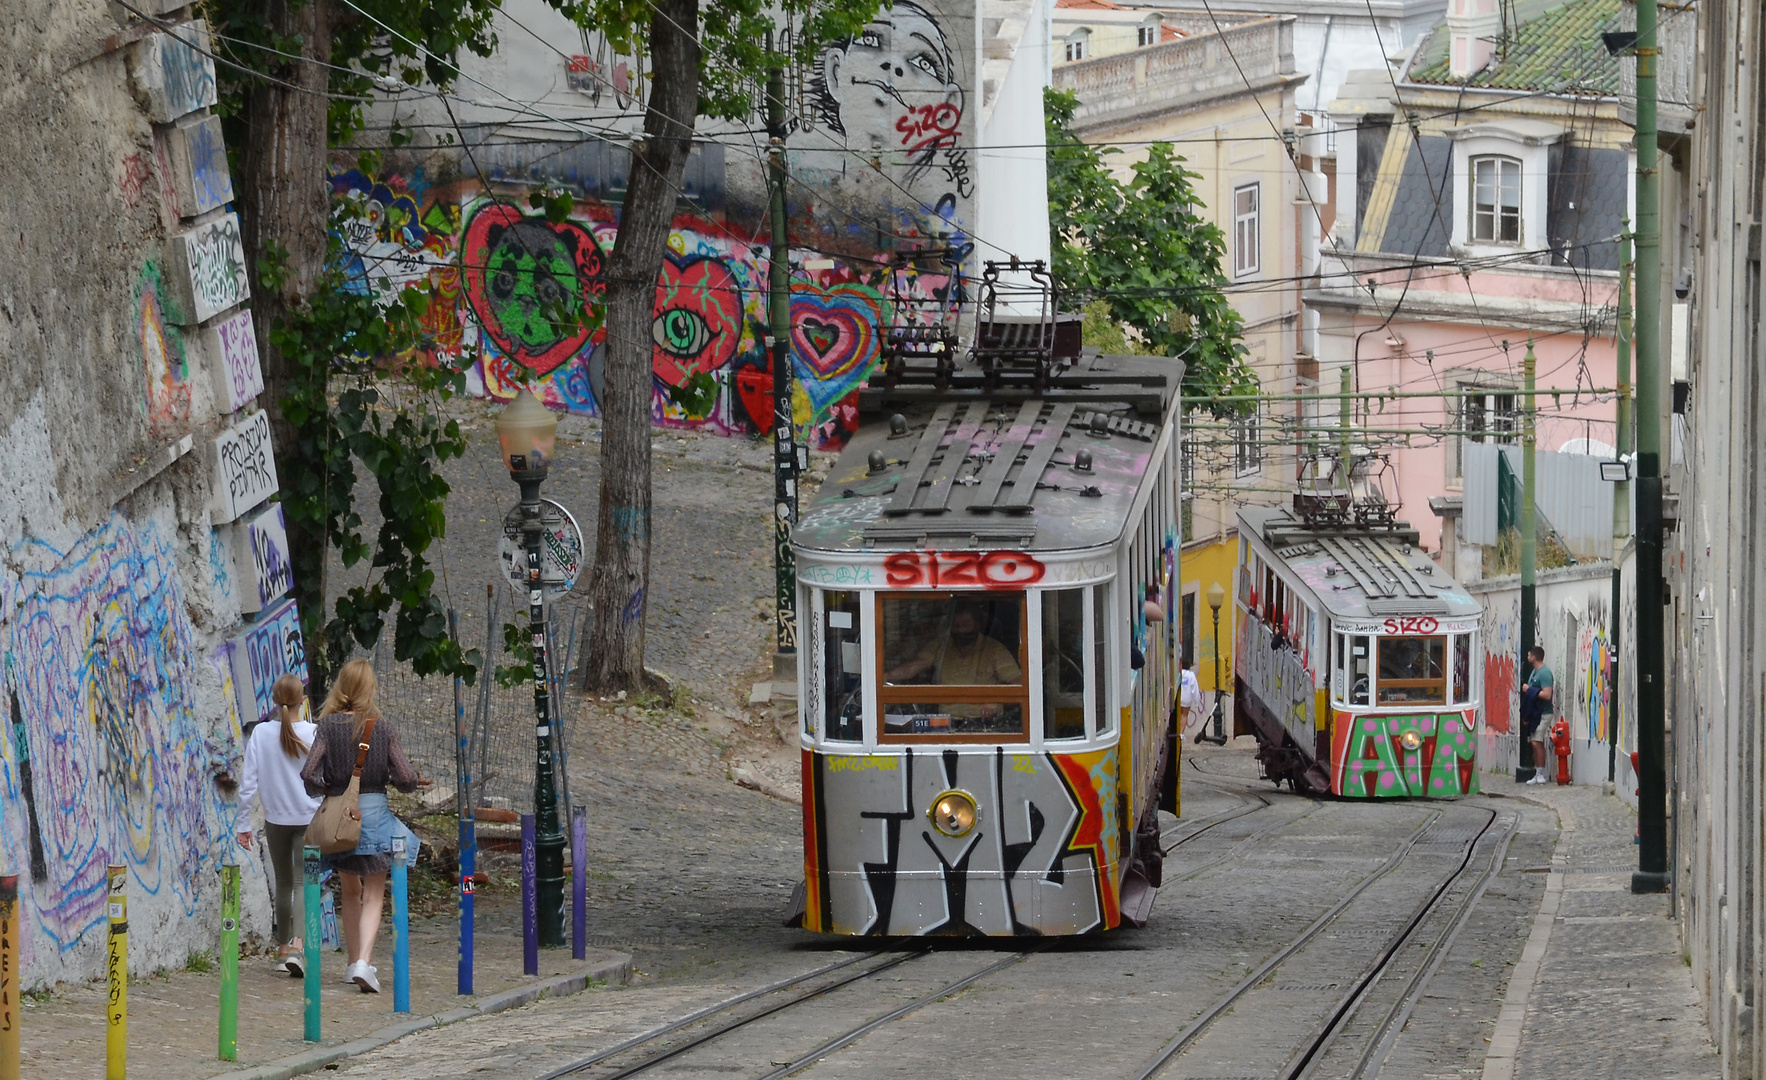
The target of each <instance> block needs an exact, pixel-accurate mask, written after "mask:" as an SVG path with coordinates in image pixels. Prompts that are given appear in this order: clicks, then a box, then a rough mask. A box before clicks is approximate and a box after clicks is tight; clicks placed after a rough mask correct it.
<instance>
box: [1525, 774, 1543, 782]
mask: <svg viewBox="0 0 1766 1080" xmlns="http://www.w3.org/2000/svg"><path fill="white" fill-rule="evenodd" d="M1545 782H1546V780H1545V774H1544V773H1542V772H1536V773H1534V774H1533V779H1531V780H1529V781H1527V783H1529V784H1543V783H1545Z"/></svg>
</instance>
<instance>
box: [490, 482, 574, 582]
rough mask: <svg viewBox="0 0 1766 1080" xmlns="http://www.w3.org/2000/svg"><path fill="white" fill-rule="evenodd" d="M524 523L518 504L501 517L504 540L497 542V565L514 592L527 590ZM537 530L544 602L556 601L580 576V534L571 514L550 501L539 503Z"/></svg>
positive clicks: (542, 500) (545, 500)
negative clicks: (538, 527)
mask: <svg viewBox="0 0 1766 1080" xmlns="http://www.w3.org/2000/svg"><path fill="white" fill-rule="evenodd" d="M526 520H527V519H526V518H525V517H524V516H523V515H522V512H521V505H520V504H519V503H517V504H516V505H515V506H514V508H512V509H511V510H510V511H509V512H508V513H507V514H504V515H503V538H502V539H501V540H499V541H498V542H497V562H498V563H499V564H501V566H502V568H503V576H505V577H507V578H508V579H509V584H511V585H513V586H515V588H516V590H517V591H520V590H524V589H526V588H527V542H526V539H525V537H524V536H523V534H522V530H521V526H522V523H523V522H525V521H526ZM540 527H541V529H542V530H543V531H542V532H541V534H540V583H541V585H542V586H544V587H545V590H546V599H548V600H556V599H558V598H559V597H561V596H563V595H564V594H565V593H567V592H569V591H570V590H571V588H572V586H574V585H575V584H576V579H577V576H578V575H579V574H580V573H582V566H583V547H584V545H583V531H582V529H581V528H580V527H579V526H578V525H577V523H576V518H575V517H574V516H572V514H571V513H570V511H569V510H566V509H565V508H564V507H563V506H561V505H559V504H558V503H555V502H553V501H552V500H551V499H541V500H540Z"/></svg>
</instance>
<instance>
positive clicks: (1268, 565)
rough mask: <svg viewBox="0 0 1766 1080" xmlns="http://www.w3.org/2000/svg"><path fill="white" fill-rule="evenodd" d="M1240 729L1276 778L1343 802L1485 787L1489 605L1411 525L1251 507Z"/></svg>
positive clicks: (1243, 574) (1239, 649) (1246, 526)
mask: <svg viewBox="0 0 1766 1080" xmlns="http://www.w3.org/2000/svg"><path fill="white" fill-rule="evenodd" d="M1237 593H1238V595H1237V597H1236V600H1235V602H1236V603H1237V605H1238V615H1239V618H1238V634H1237V641H1236V642H1235V643H1234V671H1235V673H1236V675H1235V680H1236V681H1235V690H1236V693H1235V695H1234V701H1233V713H1234V718H1233V730H1234V734H1237V735H1255V736H1257V741H1258V744H1259V747H1258V757H1259V759H1260V760H1261V761H1262V762H1263V767H1264V774H1265V775H1266V776H1268V777H1269V778H1271V779H1273V780H1276V781H1278V782H1280V781H1282V780H1288V781H1290V782H1292V783H1293V785H1294V787H1295V788H1296V789H1297V790H1302V791H1310V792H1313V793H1316V794H1324V793H1326V792H1329V793H1330V794H1332V795H1338V796H1342V797H1344V798H1398V797H1404V796H1427V797H1435V798H1441V797H1452V796H1458V795H1472V794H1476V793H1477V791H1478V769H1477V748H1478V717H1479V715H1480V713H1481V711H1482V710H1481V709H1480V708H1479V705H1480V702H1481V700H1482V699H1481V693H1482V684H1483V678H1482V671H1481V670H1480V663H1479V658H1480V657H1482V655H1483V654H1482V652H1481V651H1480V650H1479V643H1478V633H1479V630H1478V623H1479V620H1480V618H1481V617H1482V615H1483V610H1484V609H1483V606H1482V605H1481V604H1479V603H1478V601H1477V600H1475V599H1474V598H1473V597H1472V595H1471V594H1470V593H1468V592H1467V591H1466V589H1465V587H1464V586H1463V585H1461V584H1460V583H1459V582H1457V581H1455V580H1454V579H1453V578H1452V577H1451V576H1449V575H1448V574H1447V573H1446V572H1444V571H1443V570H1442V569H1441V568H1440V567H1438V566H1436V565H1435V564H1434V562H1432V561H1431V560H1430V559H1429V557H1428V556H1427V555H1426V554H1424V553H1423V551H1422V549H1421V548H1419V547H1418V546H1417V534H1416V532H1415V531H1414V530H1411V529H1410V528H1409V527H1408V526H1406V525H1405V523H1403V522H1394V523H1391V524H1390V525H1385V526H1377V527H1356V526H1350V525H1317V524H1309V523H1308V522H1306V521H1305V520H1303V519H1301V518H1300V517H1297V516H1296V515H1295V514H1293V513H1291V512H1290V511H1288V510H1285V509H1277V508H1269V507H1247V508H1244V509H1241V510H1240V511H1239V565H1238V590H1237Z"/></svg>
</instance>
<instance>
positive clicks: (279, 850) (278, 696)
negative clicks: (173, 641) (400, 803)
mask: <svg viewBox="0 0 1766 1080" xmlns="http://www.w3.org/2000/svg"><path fill="white" fill-rule="evenodd" d="M270 699H271V700H272V701H274V702H275V703H276V718H275V719H274V720H270V721H265V722H264V723H261V724H259V725H258V726H257V727H255V728H253V729H252V732H251V738H250V739H249V740H248V741H247V742H246V744H245V777H244V779H243V780H241V782H240V784H239V824H238V826H237V827H236V830H235V831H236V832H237V833H238V834H239V844H240V846H241V847H243V848H245V849H246V850H248V851H249V850H250V849H251V841H252V827H251V805H252V803H253V802H261V803H262V804H263V807H264V846H265V847H266V848H267V849H268V850H269V852H270V873H271V874H272V875H273V876H274V877H275V879H276V884H275V892H274V896H275V902H274V904H273V905H272V909H273V910H274V912H275V920H274V932H275V936H276V967H278V968H280V969H282V970H284V971H287V972H288V973H289V974H290V975H293V976H294V977H295V978H297V979H298V978H300V977H301V976H302V975H304V974H306V968H305V964H306V959H305V957H304V956H303V955H302V953H301V940H300V926H301V920H302V917H303V915H302V910H301V909H302V897H301V893H302V891H303V890H302V888H301V884H302V883H301V865H300V864H301V849H302V847H303V846H304V843H305V840H304V837H305V836H306V831H307V823H308V822H310V821H312V820H313V815H314V814H315V813H317V812H318V810H319V800H318V799H316V798H314V797H313V796H311V795H308V794H307V790H306V785H305V784H304V783H302V781H301V765H302V764H304V763H305V762H306V759H307V751H308V749H309V748H310V747H311V746H312V745H313V732H314V730H315V728H314V725H313V722H312V721H311V720H308V719H307V691H306V687H304V686H302V685H301V681H300V678H299V676H295V675H284V676H282V677H281V678H280V679H277V680H276V683H275V685H274V686H272V687H270Z"/></svg>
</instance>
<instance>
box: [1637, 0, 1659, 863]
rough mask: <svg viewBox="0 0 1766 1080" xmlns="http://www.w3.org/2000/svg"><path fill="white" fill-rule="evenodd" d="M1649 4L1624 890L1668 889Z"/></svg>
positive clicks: (1640, 104)
mask: <svg viewBox="0 0 1766 1080" xmlns="http://www.w3.org/2000/svg"><path fill="white" fill-rule="evenodd" d="M1656 40H1657V36H1656V0H1637V49H1636V52H1637V674H1638V681H1637V826H1638V868H1637V872H1636V873H1634V874H1633V875H1631V891H1632V892H1635V893H1647V892H1663V891H1665V890H1666V889H1667V888H1668V769H1667V760H1666V755H1667V748H1666V746H1665V745H1664V739H1663V735H1664V732H1665V730H1666V727H1667V723H1666V721H1667V700H1666V692H1667V687H1666V685H1665V677H1666V659H1667V657H1666V653H1665V650H1664V633H1663V626H1662V601H1663V599H1664V598H1665V597H1666V595H1667V593H1666V589H1665V583H1664V582H1663V580H1662V222H1661V186H1660V172H1661V170H1660V161H1661V150H1660V147H1659V146H1658V145H1657V141H1656V56H1657V54H1658V53H1659V51H1660V50H1659V49H1658V48H1657V47H1656Z"/></svg>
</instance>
